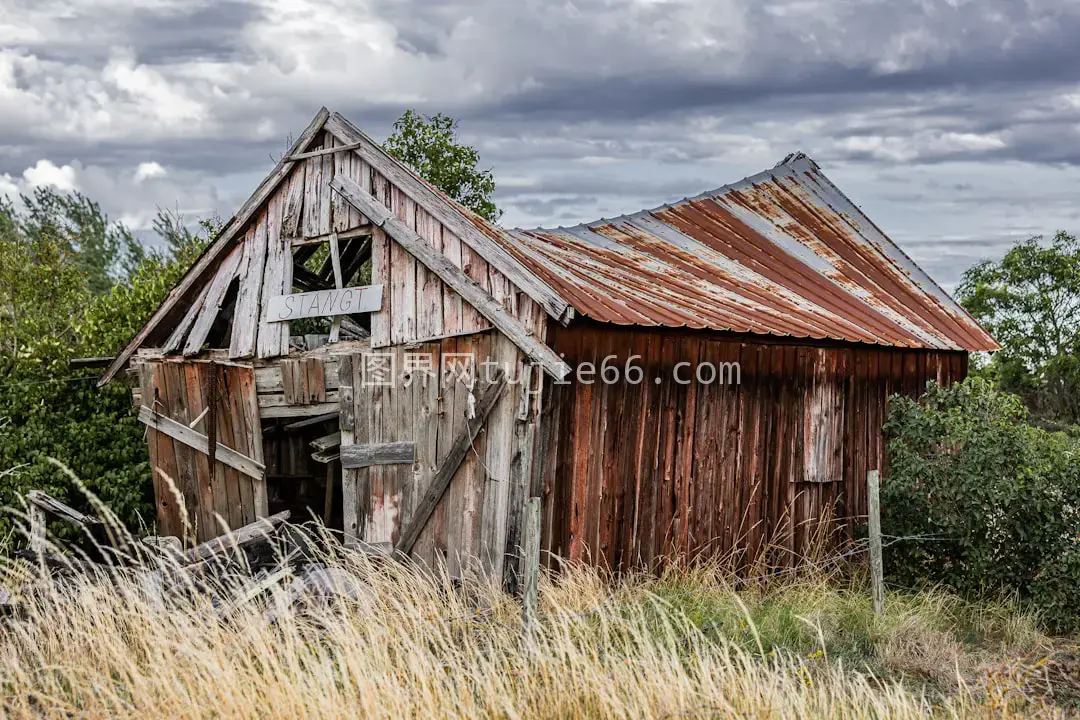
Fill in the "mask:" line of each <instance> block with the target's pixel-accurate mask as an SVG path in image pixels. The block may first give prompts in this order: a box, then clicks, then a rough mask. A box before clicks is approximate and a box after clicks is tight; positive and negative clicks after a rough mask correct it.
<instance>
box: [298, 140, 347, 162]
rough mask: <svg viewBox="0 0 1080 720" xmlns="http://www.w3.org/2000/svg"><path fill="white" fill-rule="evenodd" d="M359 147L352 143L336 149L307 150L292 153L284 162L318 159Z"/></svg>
mask: <svg viewBox="0 0 1080 720" xmlns="http://www.w3.org/2000/svg"><path fill="white" fill-rule="evenodd" d="M358 147H361V143H352V144H350V145H338V146H336V147H328V148H323V149H322V150H308V151H307V152H301V153H293V154H292V155H290V156H289V157H287V158H286V160H290V161H295V160H307V159H308V158H313V157H319V156H321V155H333V154H334V153H340V152H347V151H349V150H355V149H357V148H358Z"/></svg>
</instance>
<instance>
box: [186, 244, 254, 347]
mask: <svg viewBox="0 0 1080 720" xmlns="http://www.w3.org/2000/svg"><path fill="white" fill-rule="evenodd" d="M242 256H243V246H241V245H238V246H236V248H234V249H233V251H232V252H231V253H229V256H228V257H227V258H225V261H224V262H223V263H221V267H219V268H218V271H217V274H216V275H214V279H213V280H212V281H211V282H210V287H209V289H207V291H206V298H205V299H204V300H203V305H202V309H200V310H199V317H198V318H197V319H196V320H195V325H194V326H193V327H192V328H191V333H190V334H188V339H187V342H186V343H184V355H196V354H198V353H199V351H201V350H202V346H203V343H204V342H206V337H207V336H208V335H209V334H210V328H211V327H213V325H214V320H216V319H217V315H218V311H220V310H221V304H222V302H224V300H225V294H226V292H227V291H228V289H229V285H231V284H232V281H233V278H234V277H236V271H237V269H238V268H239V267H240V258H241V257H242Z"/></svg>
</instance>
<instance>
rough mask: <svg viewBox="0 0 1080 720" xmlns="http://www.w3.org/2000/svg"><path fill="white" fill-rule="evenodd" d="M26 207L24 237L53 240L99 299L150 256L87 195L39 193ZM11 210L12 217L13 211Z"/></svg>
mask: <svg viewBox="0 0 1080 720" xmlns="http://www.w3.org/2000/svg"><path fill="white" fill-rule="evenodd" d="M22 203H23V205H24V206H25V210H24V211H23V212H22V213H21V215H20V217H19V222H20V225H21V230H22V234H23V235H25V236H26V237H27V238H28V239H31V240H32V239H35V238H51V239H53V240H55V241H57V242H59V243H61V244H62V245H63V246H64V247H65V249H66V250H67V251H69V252H70V253H73V257H74V258H75V262H76V266H77V267H78V269H79V270H80V271H81V272H83V273H84V274H85V276H86V284H87V287H88V288H89V290H90V292H92V293H94V294H95V295H100V294H101V293H103V292H106V291H107V290H108V289H109V288H110V287H112V286H113V284H114V283H116V282H117V281H120V280H123V279H125V278H126V277H128V275H130V273H131V272H132V271H134V269H135V268H136V267H137V266H138V264H139V263H140V262H141V261H142V259H143V256H144V255H145V251H144V250H143V247H142V245H141V244H140V243H139V242H138V241H137V240H136V239H135V238H134V236H132V234H131V232H130V231H129V230H128V229H127V228H126V227H124V226H123V225H122V224H119V223H110V222H109V218H108V216H106V215H105V213H104V212H103V211H102V210H101V206H100V205H98V204H97V203H96V202H94V201H92V200H90V199H89V198H87V197H86V196H85V195H82V194H81V193H77V192H76V193H70V194H69V193H62V192H59V191H57V190H56V189H55V188H52V187H43V188H37V189H35V190H34V194H33V195H32V196H23V198H22ZM8 209H9V216H12V214H11V212H10V206H9V207H8Z"/></svg>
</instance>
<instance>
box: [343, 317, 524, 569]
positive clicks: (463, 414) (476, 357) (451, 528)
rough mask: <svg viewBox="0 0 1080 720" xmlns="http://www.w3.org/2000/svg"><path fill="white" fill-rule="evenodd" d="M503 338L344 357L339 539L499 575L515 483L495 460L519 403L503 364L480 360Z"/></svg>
mask: <svg viewBox="0 0 1080 720" xmlns="http://www.w3.org/2000/svg"><path fill="white" fill-rule="evenodd" d="M504 345H508V343H504V342H503V341H502V340H501V339H500V337H499V336H497V335H495V334H486V335H480V336H473V337H468V338H451V339H448V340H442V341H440V342H433V343H427V344H424V345H420V346H417V347H414V348H410V349H408V350H405V349H402V348H392V349H387V350H386V351H378V352H373V353H366V354H364V355H354V356H351V357H349V358H347V359H345V358H342V360H341V361H340V365H339V368H340V370H341V378H340V385H341V389H340V391H341V402H342V408H341V422H342V426H341V429H342V438H341V463H342V468H343V474H344V476H343V497H344V522H345V534H346V539H347V542H353V543H355V542H357V541H360V542H364V543H367V544H369V545H372V546H375V547H377V548H380V549H382V550H384V551H390V550H395V551H397V552H403V553H409V554H411V555H412V556H413V558H414V559H416V560H418V561H420V562H423V563H425V564H432V565H433V564H438V563H445V564H446V567H447V570H448V571H449V572H450V573H451V574H452V575H454V576H458V575H460V574H463V573H465V572H468V571H469V569H468V568H467V567H466V566H467V565H468V563H469V562H471V561H472V560H474V559H477V560H479V561H480V563H481V566H482V567H480V568H478V570H480V571H481V572H492V573H494V574H495V575H497V574H498V573H501V572H502V567H503V566H502V561H503V557H504V554H505V552H506V548H507V542H508V537H509V534H508V529H507V518H508V516H509V514H510V513H509V507H510V504H511V499H510V492H511V490H510V487H509V486H510V484H511V482H508V480H507V478H508V477H509V471H508V469H505V468H504V466H502V465H501V464H500V465H499V467H493V464H498V463H499V462H501V461H497V462H496V463H493V461H492V458H493V457H496V458H498V457H501V455H502V454H506V455H507V461H506V463H505V466H509V464H510V463H509V453H510V447H511V444H512V443H513V442H514V424H513V423H514V417H513V412H514V409H515V408H514V406H513V402H512V401H510V400H509V399H508V396H509V394H508V393H506V392H505V390H506V387H507V378H506V376H505V371H504V370H503V369H502V367H503V365H501V364H499V363H493V365H492V366H491V367H490V368H485V367H483V361H484V360H488V359H491V358H495V357H498V353H499V352H501V351H502V349H503V346H504ZM451 356H456V357H460V358H461V363H462V364H461V365H459V366H454V364H453V362H454V358H452V357H451ZM511 357H514V358H516V355H512V356H511ZM379 363H384V365H383V366H382V367H378V364H379ZM376 371H379V372H386V373H389V376H388V377H385V378H379V377H377V376H376V375H375V373H376ZM500 398H501V399H502V401H501V402H500ZM497 406H498V408H497V409H496V407H497ZM508 413H509V418H506V417H504V416H506V415H507V414H508ZM492 447H495V448H501V449H505V453H502V452H501V451H494V452H489V451H488V448H492Z"/></svg>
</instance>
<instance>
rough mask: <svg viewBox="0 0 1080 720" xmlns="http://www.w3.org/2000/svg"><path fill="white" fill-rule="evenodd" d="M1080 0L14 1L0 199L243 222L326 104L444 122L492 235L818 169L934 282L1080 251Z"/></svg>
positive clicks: (383, 125)
mask: <svg viewBox="0 0 1080 720" xmlns="http://www.w3.org/2000/svg"><path fill="white" fill-rule="evenodd" d="M1077 38H1080V2H1078V1H1077V0H573V1H567V2H540V1H538V0H278V1H274V2H271V1H270V0H255V1H252V2H240V1H237V0H138V1H136V0H62V1H60V0H0V194H4V193H6V194H14V193H18V192H20V191H25V190H27V189H28V188H30V187H33V186H35V185H42V184H53V185H56V186H59V187H61V188H65V189H78V190H81V191H82V192H84V193H86V194H88V195H89V196H91V197H92V198H94V199H97V200H98V201H99V202H101V204H102V205H103V206H104V207H105V208H106V210H107V211H108V212H109V213H110V216H111V217H112V218H114V219H119V220H122V221H123V222H125V223H127V224H128V225H130V226H131V227H133V228H135V229H137V230H138V229H144V228H146V227H147V226H148V224H149V221H150V219H151V218H152V217H153V215H154V213H155V211H156V208H157V207H158V206H161V207H168V208H173V209H178V210H180V211H181V212H182V213H183V214H184V215H185V217H187V218H188V219H191V220H195V219H197V218H199V217H201V216H205V215H208V214H212V213H217V214H220V215H222V216H224V217H227V216H229V215H230V214H231V213H232V211H233V210H234V209H235V208H236V207H237V206H238V205H239V204H240V203H241V202H242V201H243V200H244V198H245V197H246V196H247V194H248V193H250V192H251V190H252V189H253V188H254V186H255V185H256V184H257V183H258V182H259V180H260V179H261V178H262V176H263V175H265V174H266V172H268V171H269V169H270V168H271V167H272V165H273V162H274V161H275V159H276V158H277V157H278V156H280V154H281V152H282V151H283V149H284V148H285V146H286V142H287V139H288V136H289V135H290V133H293V134H295V133H298V132H299V131H300V130H301V129H302V128H303V127H304V126H305V125H306V124H307V122H308V121H309V120H310V118H311V116H312V115H313V114H314V113H315V111H316V110H317V109H318V108H319V106H320V105H326V106H328V107H329V108H331V109H332V110H338V111H340V112H342V113H344V114H345V115H347V116H349V117H350V118H351V119H353V120H354V122H356V123H357V124H359V125H360V126H361V127H363V128H365V129H366V130H367V131H368V132H369V133H370V134H371V135H373V136H375V137H377V138H380V139H381V138H384V137H385V136H386V135H387V134H388V133H389V131H390V125H391V123H392V122H393V120H394V118H395V117H397V116H398V115H399V114H400V113H401V112H402V110H403V109H405V108H407V107H413V108H416V109H418V110H421V111H423V112H428V113H434V112H440V111H441V112H446V113H450V114H452V115H454V116H456V117H458V118H459V119H460V120H461V133H462V136H463V137H464V139H466V140H467V141H469V142H472V143H474V144H475V145H477V147H478V148H479V150H480V153H481V159H482V161H483V163H484V164H485V165H487V166H490V167H491V168H492V169H493V170H494V172H495V175H496V180H497V181H498V185H499V189H498V198H497V199H498V201H499V204H500V205H501V207H503V208H504V210H505V215H504V218H503V223H504V224H507V225H520V226H530V225H537V224H546V225H560V224H562V225H565V224H571V223H574V222H579V221H587V220H592V219H596V218H598V217H602V216H608V217H610V216H612V215H617V214H621V213H625V212H632V211H634V210H638V209H640V208H642V207H651V206H655V205H657V204H660V203H662V202H669V201H672V200H677V199H680V198H682V197H685V196H687V195H693V194H697V193H699V192H701V191H703V190H706V189H709V188H713V187H717V186H720V185H723V184H726V183H728V182H732V181H734V180H738V179H740V178H742V177H744V176H746V175H748V174H752V173H755V172H757V171H760V170H762V169H765V168H767V167H771V166H772V165H774V164H776V162H778V161H779V160H780V159H782V158H783V157H784V156H785V155H786V154H788V153H789V152H792V151H794V150H803V151H805V152H807V153H808V154H810V155H811V157H813V158H814V159H815V160H816V161H817V162H818V164H819V165H821V166H822V168H823V170H824V171H825V172H826V174H828V175H829V176H830V177H831V178H832V179H833V181H834V182H836V183H837V184H838V185H839V186H840V187H841V188H842V189H843V190H844V191H845V192H846V193H847V194H848V195H849V196H850V197H851V198H852V199H853V200H854V201H855V202H856V203H857V204H859V205H860V206H862V207H863V209H864V210H865V211H866V212H867V213H868V214H869V216H870V217H871V218H872V219H874V220H875V221H876V222H877V224H878V225H880V226H881V227H882V228H883V229H884V230H885V232H886V233H887V234H889V235H890V236H891V237H892V238H893V239H894V240H896V241H897V242H898V243H899V244H900V245H901V246H902V247H903V248H904V249H905V250H907V251H908V253H909V254H911V255H912V256H913V257H914V258H915V259H916V260H917V261H918V262H919V263H920V264H922V265H923V266H924V267H925V268H926V269H927V270H928V271H929V272H930V273H931V274H932V275H933V276H935V277H936V278H937V279H938V280H939V281H941V282H943V283H944V284H945V285H946V286H949V287H951V286H952V285H953V284H954V283H955V282H956V281H957V280H958V279H959V277H960V275H961V273H962V272H963V269H964V268H965V267H967V266H968V265H970V264H971V263H973V262H975V261H977V260H979V259H982V258H984V257H994V256H998V255H1000V254H1001V253H1002V252H1004V250H1005V249H1006V248H1007V247H1008V246H1009V244H1010V243H1011V242H1012V241H1013V240H1015V239H1017V238H1021V237H1026V236H1028V235H1031V234H1038V233H1042V234H1049V233H1053V232H1054V231H1055V230H1057V229H1066V230H1070V231H1078V230H1080V222H1078V214H1080V42H1077Z"/></svg>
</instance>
